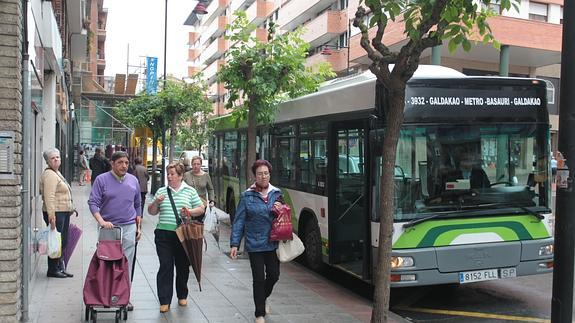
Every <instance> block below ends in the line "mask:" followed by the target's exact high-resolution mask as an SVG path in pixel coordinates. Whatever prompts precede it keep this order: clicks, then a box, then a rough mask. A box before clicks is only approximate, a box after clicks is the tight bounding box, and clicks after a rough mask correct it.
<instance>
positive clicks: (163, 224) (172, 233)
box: [148, 162, 204, 313]
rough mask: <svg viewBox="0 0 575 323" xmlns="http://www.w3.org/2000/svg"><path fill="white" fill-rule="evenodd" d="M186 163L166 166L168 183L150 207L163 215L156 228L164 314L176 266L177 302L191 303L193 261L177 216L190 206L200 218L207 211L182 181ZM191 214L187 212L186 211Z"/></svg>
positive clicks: (151, 210)
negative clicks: (179, 233) (186, 249)
mask: <svg viewBox="0 0 575 323" xmlns="http://www.w3.org/2000/svg"><path fill="white" fill-rule="evenodd" d="M184 171H185V169H184V165H183V164H182V163H180V162H172V163H170V164H169V165H168V167H166V172H167V174H168V175H167V176H168V185H166V186H164V187H162V188H160V189H158V191H157V192H156V195H155V196H154V202H152V203H151V204H150V205H149V206H148V213H149V214H150V215H156V214H158V213H159V214H160V218H159V221H158V225H157V226H156V230H155V231H154V235H155V237H154V242H155V243H156V253H157V254H158V259H159V260H160V268H159V269H158V275H157V277H156V282H157V288H158V298H159V300H160V312H162V313H165V312H167V311H168V310H169V309H170V304H171V303H172V295H173V293H174V290H173V285H174V265H175V266H176V295H177V296H178V305H180V306H186V305H188V300H187V299H188V277H189V276H190V263H189V262H188V257H187V256H186V252H185V251H184V248H183V247H182V244H181V243H180V240H179V239H178V236H177V235H176V228H177V227H178V225H177V222H176V216H180V215H181V214H182V211H183V209H184V208H185V209H187V211H189V213H190V214H191V216H192V217H201V216H202V215H203V214H204V204H203V203H202V201H201V200H200V197H199V196H198V193H197V192H196V190H195V189H193V188H192V187H190V186H188V185H187V184H186V183H184V182H182V179H183V178H184ZM168 190H171V192H172V197H173V199H174V204H175V205H176V210H177V211H178V213H179V214H177V215H175V214H174V211H173V208H172V204H171V202H170V199H169V198H167V195H168ZM186 213H188V212H186Z"/></svg>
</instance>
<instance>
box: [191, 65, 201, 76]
mask: <svg viewBox="0 0 575 323" xmlns="http://www.w3.org/2000/svg"><path fill="white" fill-rule="evenodd" d="M201 71H202V68H201V67H198V66H188V77H193V76H194V75H196V74H198V73H199V72H201Z"/></svg>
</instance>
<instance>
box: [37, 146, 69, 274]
mask: <svg viewBox="0 0 575 323" xmlns="http://www.w3.org/2000/svg"><path fill="white" fill-rule="evenodd" d="M42 155H43V156H44V160H46V163H47V164H48V167H46V169H44V172H42V177H41V178H40V193H41V194H42V200H43V204H42V213H43V215H44V222H46V224H47V225H49V226H50V228H51V230H52V231H54V230H58V232H60V234H61V241H62V242H61V249H60V250H62V249H63V248H64V247H65V246H66V243H67V240H68V226H69V225H70V215H71V214H72V213H73V212H74V205H73V204H72V189H71V188H70V184H68V182H67V181H66V179H65V178H64V176H62V174H61V173H60V171H59V170H58V169H59V168H60V165H61V163H62V162H61V160H60V151H59V150H58V149H56V148H51V149H47V150H46V151H44V153H43V154H42ZM49 247H50V246H49ZM47 276H48V277H54V278H66V277H73V276H74V275H72V274H70V273H68V272H67V271H66V267H65V264H64V261H63V260H62V258H61V257H57V258H50V257H48V272H47Z"/></svg>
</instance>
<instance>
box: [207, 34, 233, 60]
mask: <svg viewBox="0 0 575 323" xmlns="http://www.w3.org/2000/svg"><path fill="white" fill-rule="evenodd" d="M228 48H229V44H228V41H227V40H226V39H225V38H224V37H220V38H218V39H216V40H215V41H214V42H212V43H211V44H210V46H208V48H206V49H205V50H204V51H203V52H202V55H201V56H200V61H201V62H203V63H205V64H210V63H212V62H213V61H214V60H215V59H218V58H220V57H221V56H222V55H223V54H224V53H225V52H226V51H227V50H228Z"/></svg>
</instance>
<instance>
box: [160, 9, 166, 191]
mask: <svg viewBox="0 0 575 323" xmlns="http://www.w3.org/2000/svg"><path fill="white" fill-rule="evenodd" d="M167 50H168V0H166V8H165V10H164V89H163V90H164V91H165V90H166V81H167V78H168V74H167V73H166V61H167V60H168V56H167ZM165 124H166V123H165V122H164V125H165ZM165 172H166V129H164V131H162V171H161V174H162V179H161V183H162V186H164V185H165V180H164V178H165V177H166V176H165Z"/></svg>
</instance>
